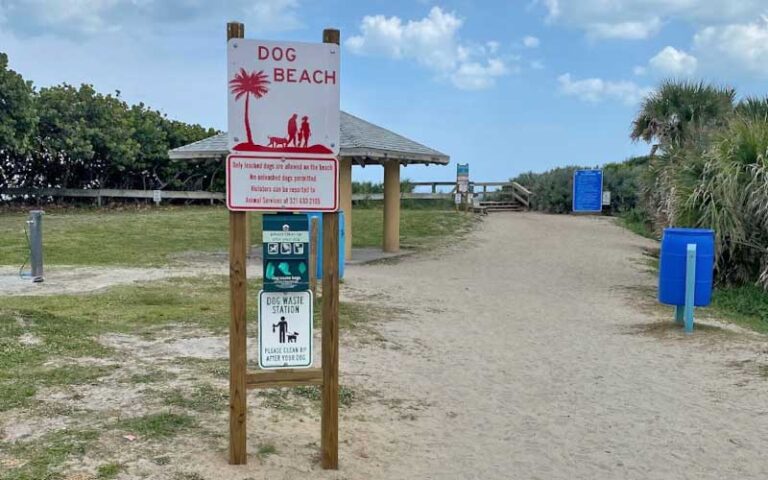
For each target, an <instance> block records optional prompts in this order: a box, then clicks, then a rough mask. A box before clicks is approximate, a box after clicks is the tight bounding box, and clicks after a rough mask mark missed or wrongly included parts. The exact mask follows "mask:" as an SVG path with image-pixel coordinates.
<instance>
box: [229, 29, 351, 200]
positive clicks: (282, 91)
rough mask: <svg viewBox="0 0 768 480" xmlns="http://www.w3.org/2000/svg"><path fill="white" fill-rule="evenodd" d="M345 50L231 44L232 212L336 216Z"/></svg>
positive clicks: (236, 41)
mask: <svg viewBox="0 0 768 480" xmlns="http://www.w3.org/2000/svg"><path fill="white" fill-rule="evenodd" d="M339 56H340V52H339V46H338V45H335V44H328V43H296V42H268V41H262V40H245V39H242V38H233V39H231V40H230V41H229V42H228V43H227V65H228V68H227V71H228V84H227V91H228V96H227V98H228V103H227V111H228V128H229V151H230V155H229V157H228V158H227V163H226V176H227V207H228V208H229V209H230V210H235V211H248V210H252V211H263V212H268V211H292V212H297V211H302V212H335V211H336V210H338V208H339V204H338V178H339V173H338V169H339V166H338V159H337V155H338V153H339V135H340V128H339V117H340V113H339Z"/></svg>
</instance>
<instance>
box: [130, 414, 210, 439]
mask: <svg viewBox="0 0 768 480" xmlns="http://www.w3.org/2000/svg"><path fill="white" fill-rule="evenodd" d="M196 425H197V422H196V421H195V419H194V418H193V417H191V416H189V415H183V414H178V413H171V412H162V413H153V414H150V415H144V416H142V417H136V418H129V419H126V420H123V421H121V422H120V424H119V428H121V429H122V430H125V431H127V432H131V433H135V434H136V435H139V436H142V437H145V438H164V437H171V436H173V435H175V434H176V433H178V432H180V431H182V430H187V429H190V428H193V427H195V426H196Z"/></svg>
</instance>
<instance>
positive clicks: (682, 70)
mask: <svg viewBox="0 0 768 480" xmlns="http://www.w3.org/2000/svg"><path fill="white" fill-rule="evenodd" d="M648 64H649V65H650V66H651V68H653V69H654V70H656V71H657V72H660V73H663V74H667V75H679V76H690V75H693V74H694V73H695V72H696V69H697V68H698V66H699V61H698V60H697V59H696V57H694V56H693V55H690V54H688V53H685V52H684V51H682V50H678V49H676V48H674V47H669V46H668V47H664V48H663V49H662V50H661V51H660V52H659V53H657V54H656V56H654V57H653V58H651V60H650V61H649V62H648Z"/></svg>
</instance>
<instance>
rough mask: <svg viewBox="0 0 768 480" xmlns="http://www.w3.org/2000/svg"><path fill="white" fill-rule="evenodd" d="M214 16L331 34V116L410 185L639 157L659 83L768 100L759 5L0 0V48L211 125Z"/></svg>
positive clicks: (58, 73) (218, 119)
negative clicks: (397, 157)
mask: <svg viewBox="0 0 768 480" xmlns="http://www.w3.org/2000/svg"><path fill="white" fill-rule="evenodd" d="M227 20H239V21H242V22H244V23H245V24H246V36H247V37H249V38H262V39H276V40H281V39H285V40H301V41H317V40H319V37H320V32H321V31H322V29H323V28H324V27H329V26H332V27H336V28H339V29H341V31H342V39H343V58H342V80H341V84H342V100H341V102H342V108H343V109H345V110H347V111H348V112H350V113H353V114H356V115H358V116H361V117H363V118H365V119H367V120H369V121H372V122H374V123H378V124H380V125H382V126H385V127H387V128H390V129H392V130H395V131H397V132H398V133H401V134H403V135H405V136H408V137H410V138H413V139H415V140H417V141H420V142H422V143H424V144H426V145H428V146H430V147H433V148H436V149H438V150H440V151H443V152H445V153H447V154H449V155H450V156H451V167H428V168H427V167H415V166H412V167H408V168H407V169H405V171H404V172H403V177H405V178H411V179H414V180H450V179H452V178H454V177H455V166H454V165H455V163H456V162H460V163H465V162H469V163H470V175H471V177H472V179H473V180H476V181H492V180H504V179H507V178H509V177H512V176H514V175H516V174H517V173H520V172H523V171H528V170H533V171H542V170H546V169H548V168H551V167H554V166H558V165H565V164H582V165H598V164H602V163H605V162H610V161H617V160H622V159H624V158H626V157H629V156H631V155H634V154H639V153H644V152H647V151H648V147H647V146H646V145H643V144H633V143H632V142H630V141H629V139H628V132H629V129H630V122H631V119H632V117H633V115H634V113H635V112H636V111H637V108H638V102H639V101H640V100H641V99H642V98H643V96H645V95H647V94H648V93H649V92H651V91H652V89H653V88H654V86H655V85H657V84H658V83H659V81H660V80H662V79H664V78H669V77H674V78H684V79H695V80H699V79H704V80H707V81H713V82H716V83H719V84H727V85H730V86H733V87H735V88H737V90H738V91H739V93H740V94H741V95H764V94H768V85H766V80H768V2H766V0H520V1H515V0H507V1H469V0H455V1H441V2H432V1H426V0H386V1H383V0H382V1H379V0H375V1H355V2H352V1H342V0H248V1H245V0H223V1H219V2H206V1H203V0H165V1H163V0H76V1H75V0H69V1H65V0H0V51H4V52H6V53H8V54H9V56H10V63H11V67H12V68H14V69H15V70H18V71H19V72H20V73H22V74H23V75H24V76H25V78H27V79H30V80H32V81H34V83H35V85H37V86H46V85H51V84H56V83H61V82H68V83H73V84H79V83H83V82H87V83H92V84H93V85H94V86H95V87H96V88H97V89H98V90H100V91H103V92H110V91H114V90H120V91H121V94H122V96H123V98H124V99H126V100H127V101H129V102H144V103H146V104H148V105H150V106H152V107H154V108H157V109H160V110H162V111H163V112H165V113H167V114H168V116H170V117H172V118H177V119H180V120H185V121H189V122H196V123H201V124H203V125H205V126H213V127H216V128H220V129H224V128H225V126H226V87H225V85H226V78H225V76H226V74H225V71H226V66H225V40H224V31H225V23H226V21H227ZM354 175H355V177H356V178H357V179H365V180H373V181H380V180H381V177H382V171H381V169H380V168H376V167H368V168H366V169H359V168H356V169H355V173H354Z"/></svg>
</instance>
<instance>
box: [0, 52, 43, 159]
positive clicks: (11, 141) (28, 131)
mask: <svg viewBox="0 0 768 480" xmlns="http://www.w3.org/2000/svg"><path fill="white" fill-rule="evenodd" d="M33 94H34V90H33V89H32V82H27V81H25V80H24V79H23V78H22V76H21V75H19V74H18V73H16V72H15V71H13V70H11V69H9V68H8V56H7V55H6V54H4V53H0V152H10V151H12V152H14V153H24V152H27V151H29V149H30V147H31V146H32V139H33V138H34V131H35V123H36V121H37V119H36V118H35V107H34V104H33V101H32V96H33Z"/></svg>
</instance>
